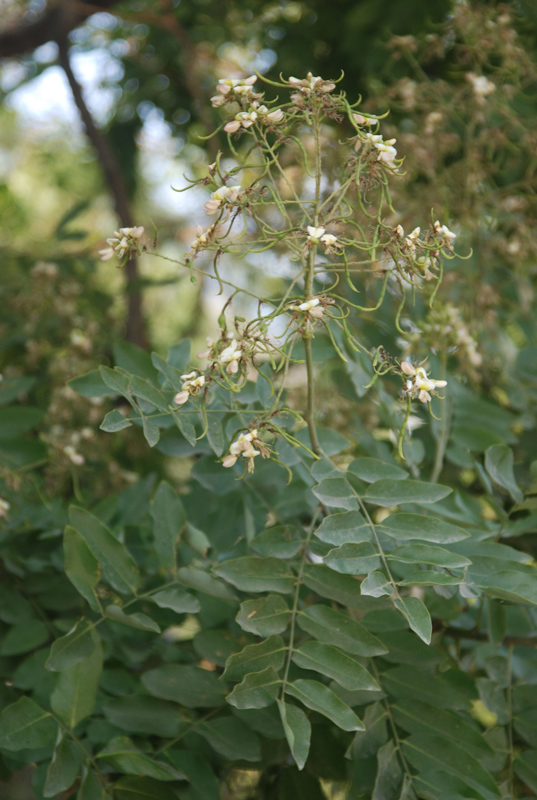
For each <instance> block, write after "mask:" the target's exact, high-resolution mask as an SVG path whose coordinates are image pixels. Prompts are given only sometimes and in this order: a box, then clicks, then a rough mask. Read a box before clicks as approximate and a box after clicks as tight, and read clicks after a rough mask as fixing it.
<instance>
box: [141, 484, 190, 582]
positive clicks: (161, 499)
mask: <svg viewBox="0 0 537 800" xmlns="http://www.w3.org/2000/svg"><path fill="white" fill-rule="evenodd" d="M149 509H150V513H151V517H152V519H153V536H154V539H155V548H156V551H157V556H158V559H159V563H160V565H161V567H164V569H173V567H175V549H176V547H177V542H178V540H179V534H180V533H181V530H182V528H183V527H184V525H185V522H186V516H185V511H184V508H183V504H182V503H181V501H180V499H179V498H178V497H177V495H176V494H175V492H174V491H173V489H172V487H171V486H170V484H169V483H166V481H161V482H160V483H159V486H158V489H157V491H156V493H155V497H154V498H153V500H152V501H151V503H150V506H149Z"/></svg>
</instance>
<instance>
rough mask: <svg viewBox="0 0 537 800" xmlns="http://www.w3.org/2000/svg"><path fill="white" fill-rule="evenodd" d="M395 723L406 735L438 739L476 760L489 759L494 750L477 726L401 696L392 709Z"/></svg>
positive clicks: (445, 711)
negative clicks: (456, 745) (449, 743)
mask: <svg viewBox="0 0 537 800" xmlns="http://www.w3.org/2000/svg"><path fill="white" fill-rule="evenodd" d="M392 713H393V716H394V719H395V721H396V722H397V724H398V725H400V726H401V727H402V728H403V729H404V730H405V731H408V732H409V733H419V734H423V735H424V736H430V735H434V736H441V737H442V738H444V739H449V740H450V741H452V742H455V744H458V745H459V746H461V747H463V748H464V749H465V750H466V751H467V752H470V753H471V754H472V755H474V756H475V757H476V758H480V759H481V758H490V757H491V756H492V755H494V750H493V749H492V747H491V746H490V744H489V743H488V742H487V740H486V739H485V737H484V736H483V735H482V734H481V733H480V732H479V730H478V729H477V727H474V726H473V725H470V724H469V723H468V722H465V721H464V719H463V718H462V717H461V716H460V715H459V714H456V713H455V712H453V711H447V710H446V709H443V708H439V707H438V705H437V704H435V705H434V706H433V705H429V704H428V703H423V702H422V701H420V700H416V699H413V700H410V699H405V698H404V697H403V698H401V699H399V700H398V701H397V703H395V704H394V705H393V706H392Z"/></svg>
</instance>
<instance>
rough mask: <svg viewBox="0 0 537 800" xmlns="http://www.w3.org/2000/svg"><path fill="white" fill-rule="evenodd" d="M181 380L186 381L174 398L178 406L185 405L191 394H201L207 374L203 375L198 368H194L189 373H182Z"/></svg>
mask: <svg viewBox="0 0 537 800" xmlns="http://www.w3.org/2000/svg"><path fill="white" fill-rule="evenodd" d="M181 380H182V381H184V383H183V384H182V385H181V391H180V392H178V393H177V394H176V395H175V397H174V398H173V402H174V403H175V405H176V406H182V405H184V404H185V403H186V402H187V400H188V399H189V397H190V395H196V394H199V393H200V392H201V390H202V389H203V387H204V386H205V375H201V374H200V373H199V372H198V371H197V370H192V372H189V373H188V375H181Z"/></svg>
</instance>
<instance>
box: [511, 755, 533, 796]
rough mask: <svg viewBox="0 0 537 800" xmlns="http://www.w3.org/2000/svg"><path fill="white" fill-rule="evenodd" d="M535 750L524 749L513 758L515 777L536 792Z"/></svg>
mask: <svg viewBox="0 0 537 800" xmlns="http://www.w3.org/2000/svg"><path fill="white" fill-rule="evenodd" d="M536 764H537V750H526V751H525V752H524V753H520V755H518V756H517V757H516V758H515V762H514V768H515V773H516V775H517V777H519V778H520V780H521V781H523V782H524V783H525V784H526V786H528V787H529V788H530V789H531V790H532V792H537V766H536Z"/></svg>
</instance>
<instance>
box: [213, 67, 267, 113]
mask: <svg viewBox="0 0 537 800" xmlns="http://www.w3.org/2000/svg"><path fill="white" fill-rule="evenodd" d="M256 81H257V76H256V75H250V77H249V78H222V79H221V80H219V81H218V86H217V87H216V91H217V92H218V94H215V96H214V97H211V104H212V106H213V108H218V107H219V106H223V105H224V103H228V102H241V101H243V100H246V101H248V100H255V99H256V98H257V97H259V96H260V95H257V94H256V93H255V92H254V91H253V88H252V87H253V85H254V83H255V82H256Z"/></svg>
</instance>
